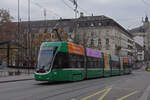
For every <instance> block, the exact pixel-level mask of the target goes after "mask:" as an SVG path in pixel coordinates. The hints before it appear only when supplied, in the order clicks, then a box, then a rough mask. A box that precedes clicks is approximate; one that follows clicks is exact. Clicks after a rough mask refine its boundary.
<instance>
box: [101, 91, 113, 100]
mask: <svg viewBox="0 0 150 100" xmlns="http://www.w3.org/2000/svg"><path fill="white" fill-rule="evenodd" d="M111 89H112V88H108V89H107V90H106V91H105V92H104V94H103V95H102V96H101V97H100V98H99V99H98V100H103V99H104V97H105V96H106V95H107V94H108V93H109V91H110V90H111Z"/></svg>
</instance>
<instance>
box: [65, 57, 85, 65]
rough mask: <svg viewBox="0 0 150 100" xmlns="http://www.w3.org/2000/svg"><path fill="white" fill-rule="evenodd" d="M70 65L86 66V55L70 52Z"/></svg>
mask: <svg viewBox="0 0 150 100" xmlns="http://www.w3.org/2000/svg"><path fill="white" fill-rule="evenodd" d="M68 63H69V65H70V67H71V68H84V56H82V55H76V54H69V62H68Z"/></svg>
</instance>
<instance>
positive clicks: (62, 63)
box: [53, 52, 69, 69]
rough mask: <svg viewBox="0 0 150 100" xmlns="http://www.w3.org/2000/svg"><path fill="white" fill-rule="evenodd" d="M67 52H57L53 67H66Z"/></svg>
mask: <svg viewBox="0 0 150 100" xmlns="http://www.w3.org/2000/svg"><path fill="white" fill-rule="evenodd" d="M68 67H69V66H68V54H67V53H62V52H59V53H58V54H57V55H56V57H55V60H54V64H53V68H56V69H57V68H68Z"/></svg>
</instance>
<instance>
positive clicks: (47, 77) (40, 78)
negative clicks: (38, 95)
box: [34, 73, 52, 81]
mask: <svg viewBox="0 0 150 100" xmlns="http://www.w3.org/2000/svg"><path fill="white" fill-rule="evenodd" d="M34 79H35V80H37V81H50V80H51V79H52V77H51V75H50V74H37V73H35V74H34Z"/></svg>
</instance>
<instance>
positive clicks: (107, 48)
mask: <svg viewBox="0 0 150 100" xmlns="http://www.w3.org/2000/svg"><path fill="white" fill-rule="evenodd" d="M106 50H109V39H108V38H106Z"/></svg>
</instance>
